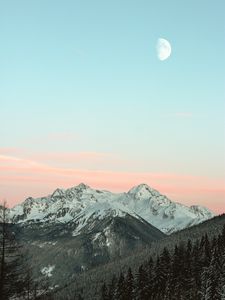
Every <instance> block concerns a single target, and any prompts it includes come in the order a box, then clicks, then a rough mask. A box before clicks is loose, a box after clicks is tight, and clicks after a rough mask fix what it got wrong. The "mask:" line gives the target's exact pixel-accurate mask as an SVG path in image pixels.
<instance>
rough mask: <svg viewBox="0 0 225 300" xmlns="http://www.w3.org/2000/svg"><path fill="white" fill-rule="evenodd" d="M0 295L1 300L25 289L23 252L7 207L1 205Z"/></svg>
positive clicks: (17, 294) (18, 294) (5, 299)
mask: <svg viewBox="0 0 225 300" xmlns="http://www.w3.org/2000/svg"><path fill="white" fill-rule="evenodd" d="M0 214H1V215H0V295H1V300H3V299H4V300H7V299H10V298H11V297H13V296H17V297H18V296H20V295H21V294H22V293H23V290H24V278H23V277H22V274H24V270H23V268H22V253H21V249H20V247H19V246H18V244H17V242H16V240H15V236H14V233H13V232H12V230H11V226H10V224H8V218H7V208H6V204H5V203H4V204H3V206H1V207H0Z"/></svg>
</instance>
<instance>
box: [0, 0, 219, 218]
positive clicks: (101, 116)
mask: <svg viewBox="0 0 225 300" xmlns="http://www.w3.org/2000/svg"><path fill="white" fill-rule="evenodd" d="M0 36H1V39H0V43H1V44H0V200H6V201H7V202H8V204H9V205H10V206H13V205H15V204H16V203H19V202H22V201H23V200H24V199H25V198H26V197H28V196H33V197H37V196H43V195H46V194H49V193H51V192H52V191H53V190H55V189H56V188H58V187H63V188H67V187H71V186H75V185H77V184H79V183H80V182H84V183H86V184H88V185H91V186H92V187H93V188H102V189H108V190H111V191H115V192H121V191H127V190H129V189H130V188H131V187H132V186H134V185H137V184H140V183H143V182H144V183H147V184H148V185H150V186H151V187H153V188H155V189H157V190H159V191H160V192H161V193H163V194H166V195H167V196H168V197H170V198H171V199H172V200H175V201H178V202H181V203H184V204H187V205H192V204H200V205H204V206H207V207H209V208H210V209H212V210H213V211H214V212H216V213H222V212H225V2H224V1H223V0H215V1H209V0H204V1H203V0H199V1H196V0H189V1H180V0H171V1H166V0H164V1H162V0H160V1H156V0H155V1H154V0H148V1H147V0H146V1H144V0H140V1H137V0H135V1H134V0H129V1H128V0H122V1H121V0H114V1H105V0H104V1H103V0H96V1H92V0H85V1H78V0H65V1H59V0H38V1H35V0H33V1H30V0H20V1H17V0H7V1H6V0H0ZM159 38H165V39H167V40H168V41H169V42H170V44H171V47H172V53H171V56H170V57H169V58H168V59H167V60H164V61H160V60H159V59H158V57H157V53H156V44H157V40H158V39H159Z"/></svg>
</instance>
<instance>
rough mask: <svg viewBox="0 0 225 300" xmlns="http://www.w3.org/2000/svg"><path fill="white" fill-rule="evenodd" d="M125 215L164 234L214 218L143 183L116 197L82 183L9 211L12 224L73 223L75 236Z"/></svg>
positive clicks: (58, 190) (204, 210)
mask: <svg viewBox="0 0 225 300" xmlns="http://www.w3.org/2000/svg"><path fill="white" fill-rule="evenodd" d="M127 214H129V215H130V216H133V217H134V218H138V217H141V218H142V219H144V220H145V221H146V222H148V223H150V224H151V225H153V226H155V227H156V228H158V229H159V230H161V231H162V232H164V233H166V234H170V233H172V232H175V231H178V230H181V229H183V228H186V227H189V226H192V225H196V224H198V223H201V222H203V221H205V220H207V219H210V218H212V217H213V216H214V214H213V213H212V212H211V211H209V210H208V209H207V208H205V207H201V206H197V205H195V206H191V207H187V206H185V205H182V204H179V203H176V202H172V201H171V200H170V199H168V198H167V197H166V196H164V195H161V194H160V193H159V192H158V191H156V190H154V189H152V188H151V187H149V186H148V185H146V184H141V185H139V186H136V187H134V188H132V189H131V190H130V191H129V192H128V193H120V194H115V193H111V192H108V191H100V190H95V189H92V188H90V187H89V186H87V185H85V184H83V183H81V184H79V185H78V186H76V187H73V188H70V189H67V190H63V189H57V190H55V191H54V192H53V193H52V195H49V196H47V197H41V198H36V199H34V198H31V197H30V198H28V199H26V200H25V201H24V202H23V203H22V204H19V205H17V206H15V207H14V208H12V209H11V210H10V219H11V221H12V222H14V223H27V222H39V223H42V225H43V224H44V223H64V224H65V223H68V222H73V223H74V224H75V225H76V227H75V229H74V232H73V236H75V235H79V234H80V233H81V232H82V229H83V228H85V227H86V226H87V223H88V224H90V223H91V222H92V220H94V219H96V218H98V219H100V220H102V219H104V218H105V217H107V216H109V215H110V216H113V217H116V216H118V217H124V216H125V215H127Z"/></svg>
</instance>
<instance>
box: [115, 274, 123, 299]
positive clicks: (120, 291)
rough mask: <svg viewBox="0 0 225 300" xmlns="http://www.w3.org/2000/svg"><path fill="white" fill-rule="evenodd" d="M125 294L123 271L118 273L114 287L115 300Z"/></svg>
mask: <svg viewBox="0 0 225 300" xmlns="http://www.w3.org/2000/svg"><path fill="white" fill-rule="evenodd" d="M124 294H125V279H124V275H123V273H120V277H119V280H118V283H117V287H116V295H115V299H116V300H123V299H124Z"/></svg>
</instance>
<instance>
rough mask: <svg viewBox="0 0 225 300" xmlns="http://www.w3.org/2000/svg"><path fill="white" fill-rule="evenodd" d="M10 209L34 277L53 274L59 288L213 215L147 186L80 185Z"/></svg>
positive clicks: (55, 283)
mask: <svg viewBox="0 0 225 300" xmlns="http://www.w3.org/2000/svg"><path fill="white" fill-rule="evenodd" d="M8 212H9V218H10V221H11V224H12V226H13V231H14V232H15V236H16V237H17V239H18V240H19V241H20V243H22V244H23V245H24V247H25V248H26V249H27V250H28V252H29V255H30V259H31V261H30V264H31V266H32V267H33V270H34V277H35V278H42V277H43V276H44V277H46V278H48V279H49V281H50V283H51V286H52V287H53V288H56V287H58V286H59V287H61V286H63V285H65V284H66V283H67V282H68V281H71V280H73V278H75V277H76V276H77V274H79V273H87V272H89V270H91V269H93V268H96V267H99V266H103V265H104V264H108V263H110V262H113V263H114V262H116V261H118V260H119V259H123V258H125V257H127V256H130V255H131V254H132V253H139V252H140V253H141V251H142V250H143V249H145V248H146V249H148V248H149V247H152V244H154V243H156V242H160V241H163V240H164V239H165V238H166V235H165V233H167V234H169V233H171V232H176V231H179V230H181V229H183V228H187V227H190V226H192V225H194V224H198V223H201V222H203V221H204V220H207V219H209V218H211V217H212V216H213V214H212V213H211V212H210V211H209V210H207V209H206V208H202V207H200V206H192V207H187V206H184V205H182V204H179V203H175V202H172V201H171V200H169V199H168V198H167V197H166V196H163V195H161V194H160V193H159V192H158V191H156V190H154V189H152V188H151V187H149V186H148V185H146V184H141V185H139V186H136V187H134V188H132V189H131V190H130V191H128V192H127V193H118V194H115V193H112V192H109V191H101V190H96V189H92V188H90V187H89V186H87V185H85V184H79V185H78V186H75V187H72V188H70V189H56V190H55V191H54V192H53V193H52V194H51V195H49V196H46V197H41V198H32V197H29V198H27V199H26V200H25V201H24V202H23V203H21V204H18V205H16V206H15V207H14V208H12V209H9V211H8Z"/></svg>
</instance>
